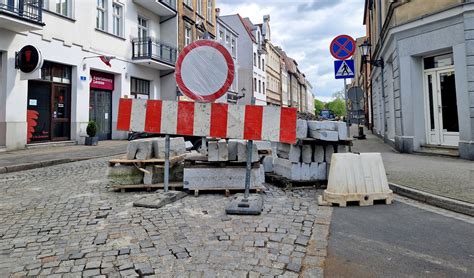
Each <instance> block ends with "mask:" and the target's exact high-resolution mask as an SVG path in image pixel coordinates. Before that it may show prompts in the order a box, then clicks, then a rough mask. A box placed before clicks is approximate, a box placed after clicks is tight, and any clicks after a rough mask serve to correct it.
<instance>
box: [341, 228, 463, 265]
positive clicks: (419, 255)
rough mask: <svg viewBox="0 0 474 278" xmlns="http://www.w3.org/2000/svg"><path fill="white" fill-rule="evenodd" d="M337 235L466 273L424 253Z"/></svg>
mask: <svg viewBox="0 0 474 278" xmlns="http://www.w3.org/2000/svg"><path fill="white" fill-rule="evenodd" d="M337 233H338V234H339V235H341V236H344V237H347V238H350V239H353V240H355V242H363V243H366V244H377V245H379V246H380V247H381V248H382V249H385V250H392V251H395V252H397V253H399V254H400V255H402V256H409V257H412V258H414V259H417V260H422V261H425V262H428V263H432V264H436V265H439V266H443V267H448V268H451V269H456V270H459V271H461V272H464V273H467V272H468V269H467V267H464V266H462V265H458V264H456V263H452V262H449V261H446V260H443V259H440V258H436V257H433V256H430V255H427V254H424V253H420V252H416V251H413V250H410V249H406V248H403V247H399V246H395V245H392V244H388V243H385V242H381V241H378V240H373V239H368V238H364V237H360V236H356V235H351V234H348V233H343V232H337Z"/></svg>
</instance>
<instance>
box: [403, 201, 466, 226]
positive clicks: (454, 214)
mask: <svg viewBox="0 0 474 278" xmlns="http://www.w3.org/2000/svg"><path fill="white" fill-rule="evenodd" d="M394 196H395V198H394V199H395V200H396V201H399V202H401V203H404V204H407V205H409V206H412V207H416V208H419V209H422V210H426V211H429V212H433V213H436V214H439V215H442V216H446V217H449V218H453V219H456V220H460V221H463V222H466V223H469V224H473V225H474V217H470V216H468V215H464V214H461V213H457V212H453V211H449V210H446V209H442V208H438V207H434V206H431V205H427V204H425V203H421V202H418V201H415V200H412V199H408V198H406V197H403V196H400V195H394Z"/></svg>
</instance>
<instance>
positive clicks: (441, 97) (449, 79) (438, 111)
mask: <svg viewBox="0 0 474 278" xmlns="http://www.w3.org/2000/svg"><path fill="white" fill-rule="evenodd" d="M455 80H456V75H455V72H454V68H453V67H447V68H443V69H435V70H430V71H426V72H425V107H426V109H425V113H426V117H425V119H427V121H426V127H427V143H428V144H430V145H439V146H456V147H457V146H458V144H459V120H458V108H457V99H456V82H455Z"/></svg>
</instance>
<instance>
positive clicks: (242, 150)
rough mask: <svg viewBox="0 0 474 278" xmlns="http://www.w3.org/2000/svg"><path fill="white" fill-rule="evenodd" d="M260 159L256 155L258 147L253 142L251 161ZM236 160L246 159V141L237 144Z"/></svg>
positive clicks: (242, 160)
mask: <svg viewBox="0 0 474 278" xmlns="http://www.w3.org/2000/svg"><path fill="white" fill-rule="evenodd" d="M259 159H260V157H259V156H258V149H257V146H256V145H255V143H254V144H253V148H252V162H257V161H258V160H259ZM237 161H240V162H245V161H247V141H241V142H238V144H237Z"/></svg>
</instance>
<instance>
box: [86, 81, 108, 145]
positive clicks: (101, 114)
mask: <svg viewBox="0 0 474 278" xmlns="http://www.w3.org/2000/svg"><path fill="white" fill-rule="evenodd" d="M89 115H90V120H91V121H95V122H96V124H97V136H98V137H99V140H110V139H112V91H104V90H91V95H90V113H89Z"/></svg>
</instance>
